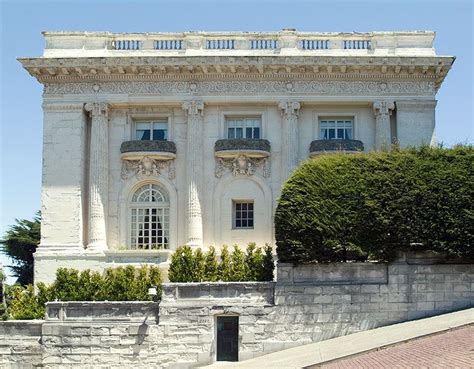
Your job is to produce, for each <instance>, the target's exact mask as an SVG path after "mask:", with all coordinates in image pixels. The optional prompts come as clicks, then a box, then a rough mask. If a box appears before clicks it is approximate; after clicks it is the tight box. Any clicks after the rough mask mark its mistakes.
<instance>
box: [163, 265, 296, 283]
mask: <svg viewBox="0 0 474 369" xmlns="http://www.w3.org/2000/svg"><path fill="white" fill-rule="evenodd" d="M289 265H291V264H289ZM274 283H275V282H220V281H219V282H166V283H163V285H162V286H163V288H165V287H170V288H173V287H183V286H186V287H189V286H242V287H245V286H248V287H256V286H262V287H271V286H273V284H274Z"/></svg>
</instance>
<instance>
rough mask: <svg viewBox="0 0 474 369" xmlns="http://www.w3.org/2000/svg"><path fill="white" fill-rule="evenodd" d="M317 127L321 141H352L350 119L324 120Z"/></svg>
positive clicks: (351, 123) (351, 122)
mask: <svg viewBox="0 0 474 369" xmlns="http://www.w3.org/2000/svg"><path fill="white" fill-rule="evenodd" d="M319 127H320V139H321V140H335V139H339V140H352V130H353V121H352V119H324V120H320V121H319Z"/></svg>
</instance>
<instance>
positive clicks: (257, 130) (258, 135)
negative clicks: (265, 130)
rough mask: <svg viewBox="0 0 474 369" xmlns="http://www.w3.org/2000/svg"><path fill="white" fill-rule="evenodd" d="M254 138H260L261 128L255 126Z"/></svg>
mask: <svg viewBox="0 0 474 369" xmlns="http://www.w3.org/2000/svg"><path fill="white" fill-rule="evenodd" d="M253 138H260V128H258V127H255V128H254V129H253Z"/></svg>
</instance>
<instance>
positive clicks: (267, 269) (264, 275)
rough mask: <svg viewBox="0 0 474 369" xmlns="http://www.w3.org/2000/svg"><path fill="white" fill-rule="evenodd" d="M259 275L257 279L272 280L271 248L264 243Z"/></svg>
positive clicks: (273, 265) (273, 266)
mask: <svg viewBox="0 0 474 369" xmlns="http://www.w3.org/2000/svg"><path fill="white" fill-rule="evenodd" d="M260 270H261V275H260V276H258V280H259V281H273V271H274V270H275V262H274V260H273V249H272V247H271V246H270V245H268V244H267V245H265V255H264V256H263V260H262V267H261V269H260Z"/></svg>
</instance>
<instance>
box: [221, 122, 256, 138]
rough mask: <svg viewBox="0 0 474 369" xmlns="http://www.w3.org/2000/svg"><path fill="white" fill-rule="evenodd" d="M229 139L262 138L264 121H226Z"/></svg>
mask: <svg viewBox="0 0 474 369" xmlns="http://www.w3.org/2000/svg"><path fill="white" fill-rule="evenodd" d="M226 126H227V138H247V139H252V138H254V139H258V138H260V130H261V126H262V120H261V119H260V118H228V119H226Z"/></svg>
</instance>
